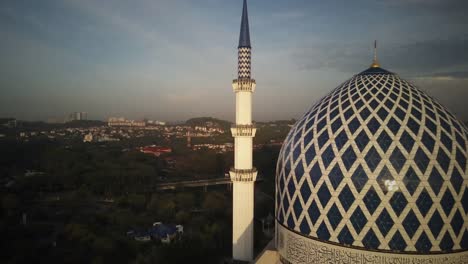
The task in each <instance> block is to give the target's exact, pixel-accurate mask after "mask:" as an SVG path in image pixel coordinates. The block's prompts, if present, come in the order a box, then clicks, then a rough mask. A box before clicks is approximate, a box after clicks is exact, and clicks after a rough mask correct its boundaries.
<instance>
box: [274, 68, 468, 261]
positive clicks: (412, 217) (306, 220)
mask: <svg viewBox="0 0 468 264" xmlns="http://www.w3.org/2000/svg"><path fill="white" fill-rule="evenodd" d="M467 138H468V132H467V130H466V128H465V127H464V125H463V124H462V123H461V122H459V121H458V120H457V119H456V118H455V117H454V116H453V115H452V114H451V113H450V112H449V111H448V110H447V109H446V108H444V107H443V106H442V105H440V104H439V103H438V102H436V101H435V100H434V99H433V98H431V97H429V96H428V95H426V94H425V93H424V92H422V91H421V90H418V89H417V88H416V87H414V86H413V85H412V84H410V83H409V82H407V81H405V80H403V79H401V78H400V77H398V76H397V75H396V74H393V73H391V72H388V71H386V70H384V69H381V68H370V69H368V70H365V71H363V72H361V73H360V74H357V75H355V76H354V77H352V78H351V79H350V80H348V81H346V82H345V83H343V84H342V85H340V86H339V87H338V88H336V89H335V90H333V91H332V92H331V93H330V94H329V95H327V96H325V97H324V98H323V99H322V100H320V101H319V102H318V103H316V104H315V105H314V106H313V107H312V108H311V109H310V110H309V111H308V112H307V113H306V114H305V115H304V116H303V117H302V118H301V119H300V120H299V121H298V122H297V123H296V124H295V126H294V127H293V128H292V129H291V131H290V132H289V135H288V136H287V138H286V140H285V141H284V144H283V147H282V149H281V152H280V155H279V158H278V164H277V176H276V219H277V222H278V224H279V225H281V226H283V227H284V228H287V229H288V230H291V231H292V232H295V233H297V234H299V235H301V236H304V237H307V238H311V239H314V240H319V241H323V242H327V243H328V242H330V243H332V244H336V245H346V246H351V247H355V248H358V249H359V248H361V249H368V250H378V251H389V252H390V251H391V252H417V253H440V252H455V251H465V250H468V172H467V170H468V169H467V168H468V167H467V156H468V149H467Z"/></svg>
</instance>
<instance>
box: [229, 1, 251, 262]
mask: <svg viewBox="0 0 468 264" xmlns="http://www.w3.org/2000/svg"><path fill="white" fill-rule="evenodd" d="M250 51H251V47H250V33H249V20H248V15H247V2H246V0H244V7H243V10H242V21H241V28H240V36H239V47H238V78H237V79H236V80H234V81H233V82H232V88H233V89H234V92H235V93H236V124H235V125H233V126H232V128H231V133H232V136H233V137H234V168H232V169H231V171H230V175H231V180H232V182H233V193H232V196H233V197H232V204H233V205H232V207H233V208H232V210H233V212H232V225H233V227H232V257H233V259H235V260H241V261H252V260H253V234H254V232H253V230H254V223H253V220H254V182H255V180H256V178H257V170H256V169H255V168H253V167H252V150H253V148H252V145H253V143H252V141H253V137H254V136H255V127H254V125H253V124H252V93H253V92H254V90H255V80H253V79H251V78H250V55H251V53H250Z"/></svg>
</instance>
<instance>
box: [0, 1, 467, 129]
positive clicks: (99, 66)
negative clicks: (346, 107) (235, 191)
mask: <svg viewBox="0 0 468 264" xmlns="http://www.w3.org/2000/svg"><path fill="white" fill-rule="evenodd" d="M248 5H249V20H250V33H251V40H252V48H253V51H252V52H253V55H252V77H253V78H254V79H256V80H257V90H256V92H255V94H254V105H253V114H254V119H255V120H258V121H270V120H285V119H291V118H299V117H300V116H301V115H302V114H303V113H304V112H306V111H307V110H308V109H309V108H310V107H311V106H312V105H313V104H314V103H315V102H316V101H318V100H319V99H320V98H322V97H323V96H324V95H326V94H327V93H328V92H330V91H331V90H333V89H334V88H335V87H337V86H338V85H339V84H341V83H343V82H344V81H346V80H347V79H349V78H351V77H352V75H354V74H356V73H359V72H360V71H362V70H364V69H366V68H367V67H369V65H370V63H371V58H372V46H373V41H374V39H377V40H378V43H379V49H378V53H379V61H380V62H381V65H382V67H383V68H385V69H388V70H390V71H393V72H395V73H397V74H399V75H400V76H401V77H403V78H405V79H407V80H409V81H411V82H412V83H414V84H415V85H416V86H418V87H419V88H421V89H422V90H424V91H426V92H427V93H428V94H429V95H431V96H433V97H435V98H436V99H437V100H439V101H440V102H441V103H442V104H443V105H445V106H446V107H447V108H448V109H450V110H451V111H452V112H453V113H454V114H455V115H457V116H458V117H459V118H460V119H462V120H464V121H466V120H468V110H466V109H467V108H466V106H465V105H466V103H467V102H466V101H467V98H468V49H467V48H466V44H465V43H468V42H467V41H468V34H467V33H466V27H467V26H468V17H467V16H466V15H465V11H466V10H467V8H468V2H467V1H463V0H394V1H385V0H377V1H375V0H358V1H337V0H332V1H326V2H324V1H322V2H316V1H304V0H291V1H279V0H274V1H272V0H270V1H266V0H250V1H248ZM241 8H242V1H240V0H239V1H219V0H200V1H189V0H159V1H150V0H139V1H131V2H129V1H123V0H119V1H88V0H65V1H62V0H46V1H40V2H39V1H22V0H6V1H2V2H1V3H0V33H1V34H2V36H3V38H2V42H0V56H1V57H2V60H1V61H0V117H14V118H18V119H21V120H44V121H47V119H49V118H62V117H65V116H67V115H68V114H70V113H71V112H87V113H88V119H93V120H106V119H107V118H108V117H113V116H123V117H126V118H128V119H143V118H147V119H153V120H162V121H169V122H174V121H183V120H187V119H189V118H192V117H200V116H210V117H215V118H220V119H224V120H230V121H232V120H233V119H234V93H233V92H232V88H231V81H232V79H235V78H236V73H237V41H238V36H239V25H240V16H241Z"/></svg>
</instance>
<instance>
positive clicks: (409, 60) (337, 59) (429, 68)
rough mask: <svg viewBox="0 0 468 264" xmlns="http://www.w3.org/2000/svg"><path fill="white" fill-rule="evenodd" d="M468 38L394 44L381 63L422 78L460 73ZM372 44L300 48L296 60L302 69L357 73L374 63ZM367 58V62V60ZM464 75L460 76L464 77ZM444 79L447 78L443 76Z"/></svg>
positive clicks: (467, 55)
mask: <svg viewBox="0 0 468 264" xmlns="http://www.w3.org/2000/svg"><path fill="white" fill-rule="evenodd" d="M467 42H468V35H467V36H459V37H456V38H452V39H431V40H424V41H419V42H416V43H400V44H390V45H389V46H384V47H383V48H379V61H380V62H382V65H383V66H384V67H385V68H389V69H394V70H397V71H398V72H401V73H404V74H407V75H410V76H413V77H420V76H426V75H429V74H431V73H433V72H441V73H444V72H447V73H450V72H452V73H456V72H457V71H460V70H461V69H464V68H466V66H467V62H468V49H466V43H467ZM368 46H369V45H364V47H363V45H362V43H360V42H354V43H352V42H346V43H336V42H330V43H325V42H319V41H316V42H314V43H310V44H309V45H308V47H301V48H297V49H295V50H294V51H293V52H292V59H293V60H294V61H295V62H296V64H297V66H298V67H299V69H301V70H322V69H328V70H337V71H341V72H355V71H356V69H361V68H362V67H363V63H362V62H364V63H365V62H369V64H370V62H371V50H370V49H369V48H368ZM366 59H367V61H366ZM460 74H461V73H456V74H455V75H456V76H451V77H457V78H459V77H460ZM439 77H443V76H439Z"/></svg>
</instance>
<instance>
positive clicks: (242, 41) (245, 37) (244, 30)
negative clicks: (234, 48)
mask: <svg viewBox="0 0 468 264" xmlns="http://www.w3.org/2000/svg"><path fill="white" fill-rule="evenodd" d="M240 47H246V48H250V31H249V14H248V12H247V0H244V6H243V8H242V19H241V26H240V35H239V48H240Z"/></svg>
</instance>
